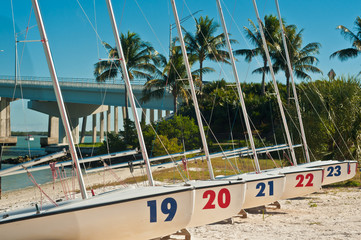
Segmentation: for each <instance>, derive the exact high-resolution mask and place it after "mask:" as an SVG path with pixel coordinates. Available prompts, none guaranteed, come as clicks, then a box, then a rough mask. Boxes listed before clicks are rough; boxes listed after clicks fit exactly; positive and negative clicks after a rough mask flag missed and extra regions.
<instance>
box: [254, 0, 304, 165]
mask: <svg viewBox="0 0 361 240" xmlns="http://www.w3.org/2000/svg"><path fill="white" fill-rule="evenodd" d="M252 2H253V7H254V10H255V12H256V17H257V22H258V26H259V30H260V33H261V37H262V42H263V49H264V51H265V53H266V57H267V62H268V65H269V68H270V71H271V75H272V80H273V86H274V88H275V92H276V96H277V102H278V107H279V109H280V112H281V117H282V122H283V127H284V129H285V132H286V138H287V142H288V146H289V148H290V151H291V157H292V161H293V164H294V165H295V166H297V160H296V155H295V151H294V149H293V144H292V141H291V136H290V132H289V130H288V125H287V120H286V116H285V112H284V109H283V105H282V100H281V95H280V93H279V90H278V86H277V81H276V78H275V74H274V72H273V66H272V62H271V57H270V55H269V52H268V47H267V43H266V39H265V36H264V32H263V27H262V21H261V19H260V17H259V13H258V9H257V4H256V0H252Z"/></svg>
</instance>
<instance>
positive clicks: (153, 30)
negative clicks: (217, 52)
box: [134, 0, 226, 151]
mask: <svg viewBox="0 0 361 240" xmlns="http://www.w3.org/2000/svg"><path fill="white" fill-rule="evenodd" d="M134 1H135V2H136V4H137V6H138V8H139V10H140V11H141V13H142V15H143V17H144V18H145V20H146V22H147V24H148V26H149V27H150V28H151V31H152V32H153V34H154V35H155V37H156V39H157V41H158V42H159V44H160V45H161V47H162V48H163V51H164V47H163V45H162V44H161V42H160V40H159V38H158V36H157V35H156V34H155V31H154V29H153V28H152V26H151V25H150V22H149V21H148V19H147V17H146V16H145V14H144V12H143V10H142V9H141V7H140V6H139V4H138V1H137V0H134ZM184 5H185V6H186V7H187V9H188V11H189V12H190V9H189V7H188V6H187V4H186V3H185V2H184ZM190 13H191V12H190ZM190 15H191V16H192V17H193V19H195V17H194V15H193V14H192V13H191V14H190ZM202 35H203V33H202ZM203 37H204V35H203ZM215 59H216V62H217V63H218V65H220V64H219V61H218V60H217V58H216V57H215ZM172 66H173V67H174V68H175V66H174V65H173V64H172ZM221 69H222V71H223V68H222V67H221ZM175 71H176V73H177V75H178V76H179V77H180V74H179V73H178V71H177V70H176V69H175ZM223 72H224V71H223ZM225 75H226V74H225ZM188 94H189V93H188ZM202 117H203V118H204V116H203V115H202ZM205 122H207V121H206V120H205ZM207 125H208V128H209V129H211V128H210V126H209V124H208V123H207ZM212 134H213V135H214V133H213V132H212ZM217 142H218V140H217ZM218 144H219V142H218ZM221 149H222V148H221ZM222 151H223V149H222Z"/></svg>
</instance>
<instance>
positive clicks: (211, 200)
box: [187, 180, 246, 227]
mask: <svg viewBox="0 0 361 240" xmlns="http://www.w3.org/2000/svg"><path fill="white" fill-rule="evenodd" d="M188 183H189V184H190V185H192V186H193V187H195V203H194V212H193V216H192V219H191V221H190V223H189V224H188V226H187V227H196V226H202V225H205V224H210V223H214V222H219V221H222V220H224V219H227V218H230V217H233V216H235V215H237V214H238V213H239V212H240V211H241V209H242V205H243V202H244V200H245V195H246V183H245V182H244V181H240V180H209V181H191V182H188Z"/></svg>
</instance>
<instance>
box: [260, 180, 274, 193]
mask: <svg viewBox="0 0 361 240" xmlns="http://www.w3.org/2000/svg"><path fill="white" fill-rule="evenodd" d="M268 186H269V195H270V196H272V195H273V181H269V182H268ZM256 189H260V190H259V192H258V194H257V195H256V197H264V196H266V194H265V190H266V184H265V183H263V182H260V183H258V184H257V185H256Z"/></svg>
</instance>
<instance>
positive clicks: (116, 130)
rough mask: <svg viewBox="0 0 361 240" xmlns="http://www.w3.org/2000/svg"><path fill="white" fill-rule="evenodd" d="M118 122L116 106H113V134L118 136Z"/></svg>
mask: <svg viewBox="0 0 361 240" xmlns="http://www.w3.org/2000/svg"><path fill="white" fill-rule="evenodd" d="M118 121H119V113H118V106H114V132H115V134H118V132H119V126H118Z"/></svg>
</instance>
